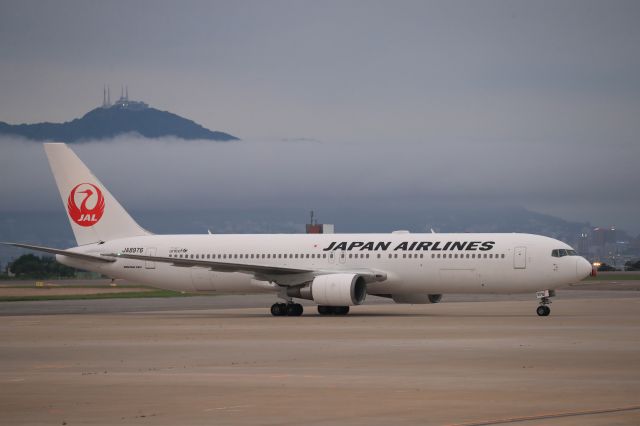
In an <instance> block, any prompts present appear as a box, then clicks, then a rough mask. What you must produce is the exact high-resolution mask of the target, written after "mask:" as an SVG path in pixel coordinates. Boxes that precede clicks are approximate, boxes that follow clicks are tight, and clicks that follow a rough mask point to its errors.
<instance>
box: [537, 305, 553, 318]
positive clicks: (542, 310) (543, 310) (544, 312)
mask: <svg viewBox="0 0 640 426" xmlns="http://www.w3.org/2000/svg"><path fill="white" fill-rule="evenodd" d="M536 313H537V314H538V316H539V317H547V316H549V314H550V313H551V308H549V307H548V306H546V305H540V306H538V308H537V309H536Z"/></svg>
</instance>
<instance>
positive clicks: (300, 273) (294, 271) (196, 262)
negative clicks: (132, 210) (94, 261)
mask: <svg viewBox="0 0 640 426" xmlns="http://www.w3.org/2000/svg"><path fill="white" fill-rule="evenodd" d="M103 256H107V257H109V258H114V257H115V258H122V259H132V260H141V261H145V262H160V263H169V264H172V265H173V266H179V267H187V268H188V267H193V266H198V267H204V268H208V269H211V270H212V271H217V272H242V273H245V274H249V275H253V276H254V277H255V278H256V279H257V280H262V281H272V282H275V283H277V284H280V285H284V286H295V285H300V284H304V283H307V282H309V281H312V280H313V278H314V277H316V276H318V275H327V274H334V273H345V272H352V273H355V274H358V275H361V276H362V277H363V278H364V279H365V281H366V282H374V281H384V280H386V279H387V274H385V273H384V272H379V271H372V270H369V269H358V270H339V271H336V270H322V269H317V270H316V269H299V268H287V267H281V266H266V265H255V264H249V263H230V262H216V261H211V260H200V259H178V258H175V257H163V256H147V255H140V254H129V253H110V254H103Z"/></svg>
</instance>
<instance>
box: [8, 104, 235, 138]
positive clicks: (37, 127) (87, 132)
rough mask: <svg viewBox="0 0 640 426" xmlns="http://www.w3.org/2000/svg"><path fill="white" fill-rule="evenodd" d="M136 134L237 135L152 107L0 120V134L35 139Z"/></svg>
mask: <svg viewBox="0 0 640 426" xmlns="http://www.w3.org/2000/svg"><path fill="white" fill-rule="evenodd" d="M126 133H137V134H139V135H141V136H144V137H147V138H160V137H163V136H174V137H177V138H181V139H186V140H192V139H207V140H213V141H234V140H238V138H237V137H235V136H233V135H230V134H228V133H224V132H218V131H212V130H209V129H207V128H205V127H202V126H201V125H199V124H197V123H195V122H193V121H191V120H187V119H186V118H183V117H180V116H179V115H176V114H173V113H170V112H168V111H160V110H157V109H155V108H144V109H131V108H122V107H119V106H112V107H107V108H104V107H101V108H96V109H94V110H91V111H89V112H88V113H86V114H85V115H84V116H83V117H82V118H76V119H75V120H72V121H68V122H66V123H36V124H16V125H12V124H7V123H4V122H1V121H0V134H2V135H17V136H22V137H25V138H27V139H31V140H35V141H43V140H51V141H57V142H67V143H74V142H82V141H89V140H94V139H106V138H112V137H114V136H118V135H122V134H126Z"/></svg>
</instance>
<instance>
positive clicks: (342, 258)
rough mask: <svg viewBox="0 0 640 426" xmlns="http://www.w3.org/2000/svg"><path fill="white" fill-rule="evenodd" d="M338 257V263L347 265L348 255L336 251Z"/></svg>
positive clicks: (341, 251)
mask: <svg viewBox="0 0 640 426" xmlns="http://www.w3.org/2000/svg"><path fill="white" fill-rule="evenodd" d="M336 256H338V261H339V262H340V263H345V262H346V261H347V255H346V254H345V252H344V250H338V251H336Z"/></svg>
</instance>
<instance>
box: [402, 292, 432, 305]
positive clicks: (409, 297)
mask: <svg viewBox="0 0 640 426" xmlns="http://www.w3.org/2000/svg"><path fill="white" fill-rule="evenodd" d="M391 298H392V299H393V301H394V302H396V303H411V304H415V305H418V304H425V303H438V302H440V301H441V300H442V295H441V294H393V295H391Z"/></svg>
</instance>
